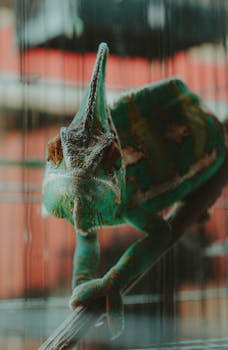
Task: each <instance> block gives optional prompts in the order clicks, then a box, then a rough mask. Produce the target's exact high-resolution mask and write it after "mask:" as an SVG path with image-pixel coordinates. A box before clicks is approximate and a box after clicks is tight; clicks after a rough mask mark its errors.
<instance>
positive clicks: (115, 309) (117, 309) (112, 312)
mask: <svg viewBox="0 0 228 350" xmlns="http://www.w3.org/2000/svg"><path fill="white" fill-rule="evenodd" d="M106 310H107V320H108V328H109V332H110V336H111V340H114V339H116V338H118V337H119V336H120V335H121V334H122V333H123V330H124V308H123V301H122V296H121V294H120V292H114V293H111V294H109V295H108V296H107V297H106Z"/></svg>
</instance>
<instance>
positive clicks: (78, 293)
mask: <svg viewBox="0 0 228 350" xmlns="http://www.w3.org/2000/svg"><path fill="white" fill-rule="evenodd" d="M105 294H106V288H105V286H104V282H103V279H102V278H98V279H93V280H91V281H88V282H84V283H82V284H80V285H79V286H77V287H76V288H74V290H73V293H72V296H71V298H70V301H69V305H70V308H71V309H72V310H74V309H75V308H76V307H78V306H80V305H87V304H89V303H90V302H91V301H93V300H95V299H98V298H99V297H102V296H105Z"/></svg>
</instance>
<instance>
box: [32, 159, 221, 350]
mask: <svg viewBox="0 0 228 350" xmlns="http://www.w3.org/2000/svg"><path fill="white" fill-rule="evenodd" d="M227 180H228V157H227V158H226V160H225V161H224V163H223V165H222V166H221V168H220V169H219V171H218V172H217V174H216V175H215V176H214V177H213V178H211V179H210V180H209V181H207V183H205V184H204V185H203V186H202V187H201V188H200V191H195V192H194V193H193V194H191V195H189V196H188V198H187V199H186V200H185V201H183V202H181V203H180V204H179V205H178V206H177V207H176V208H174V209H173V210H172V211H171V212H170V213H169V214H168V215H167V216H166V217H165V219H166V220H168V221H169V223H170V225H171V229H172V233H173V242H172V244H171V245H170V247H171V246H173V244H175V242H176V241H177V240H178V238H179V237H180V236H181V235H182V233H183V232H184V231H186V229H187V228H188V227H189V226H190V225H192V224H193V223H194V222H196V221H197V220H198V219H199V218H200V217H201V215H202V214H203V213H204V212H205V211H206V210H207V209H208V208H210V207H211V206H212V204H213V203H214V202H215V201H216V199H217V198H218V196H219V195H220V194H221V191H222V189H223V187H224V186H225V184H226V183H227ZM170 247H169V248H170ZM164 253H166V251H165V252H164ZM146 272H147V271H145V273H146ZM143 275H144V274H143ZM141 277H142V276H140V278H139V279H141ZM139 279H138V280H137V281H135V282H134V283H132V285H131V286H129V288H127V291H129V290H130V289H131V288H132V287H133V286H134V285H135V283H137V282H138V281H139ZM125 292H126V291H125ZM104 312H105V302H104V299H102V300H98V301H96V303H95V302H94V303H93V304H91V305H89V306H87V307H78V308H77V309H76V310H74V311H73V312H72V313H71V314H70V315H69V317H68V318H67V319H66V320H65V321H64V322H63V323H62V324H61V325H60V327H59V328H57V329H56V331H55V332H54V333H53V334H52V335H51V336H50V337H49V338H48V339H47V340H46V341H45V343H43V345H42V346H41V347H40V348H39V349H38V350H70V349H72V348H73V347H74V346H76V345H77V344H78V342H79V341H80V340H81V338H82V337H83V336H85V335H86V333H87V332H88V330H89V329H90V328H91V327H93V326H94V325H95V323H96V322H97V321H98V319H99V318H100V317H101V316H102V314H104Z"/></svg>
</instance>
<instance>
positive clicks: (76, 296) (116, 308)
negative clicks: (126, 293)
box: [69, 278, 124, 339]
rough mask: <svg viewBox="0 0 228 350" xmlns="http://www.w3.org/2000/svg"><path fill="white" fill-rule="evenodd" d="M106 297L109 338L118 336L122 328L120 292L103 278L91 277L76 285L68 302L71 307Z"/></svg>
mask: <svg viewBox="0 0 228 350" xmlns="http://www.w3.org/2000/svg"><path fill="white" fill-rule="evenodd" d="M100 297H105V298H106V312H107V319H108V327H109V331H110V336H111V339H115V338H117V337H119V336H120V334H121V333H122V332H123V329H124V315H123V302H122V297H121V293H120V292H119V291H117V290H116V289H115V290H114V289H112V288H111V287H110V284H108V283H107V282H105V279H103V278H99V279H93V280H91V281H88V282H85V283H82V284H80V285H79V286H77V287H76V288H75V289H74V290H73V293H72V296H71V298H70V301H69V304H70V308H71V309H75V308H76V307H77V306H80V305H88V304H89V303H90V302H92V301H94V300H96V299H98V298H100Z"/></svg>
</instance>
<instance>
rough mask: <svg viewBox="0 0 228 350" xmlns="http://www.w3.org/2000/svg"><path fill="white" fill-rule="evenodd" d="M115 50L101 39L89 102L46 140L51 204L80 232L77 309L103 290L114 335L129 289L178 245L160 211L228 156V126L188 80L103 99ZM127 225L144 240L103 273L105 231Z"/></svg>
mask: <svg viewBox="0 0 228 350" xmlns="http://www.w3.org/2000/svg"><path fill="white" fill-rule="evenodd" d="M107 53H108V48H107V45H106V44H104V43H103V44H101V45H100V47H99V50H98V55H97V60H96V63H95V67H94V71H93V75H92V79H91V82H90V85H89V87H88V89H87V92H86V94H85V97H84V99H83V102H82V104H81V107H80V109H79V111H78V113H77V114H76V115H75V117H74V119H73V121H72V122H71V124H70V125H69V126H68V127H64V128H61V129H60V133H59V135H57V136H56V137H54V138H53V139H52V140H51V141H50V142H49V144H48V148H47V162H46V170H45V176H44V181H43V197H44V205H45V207H46V209H47V211H48V212H49V213H50V214H51V215H54V216H55V217H61V218H66V219H67V220H68V221H70V222H71V223H72V224H73V225H74V227H75V230H76V233H77V249H76V251H75V255H74V271H73V288H74V290H73V294H72V297H71V300H70V303H71V306H72V307H73V308H75V307H77V306H78V305H81V304H87V303H89V302H91V301H92V300H94V299H96V298H99V297H100V296H105V297H106V300H107V314H108V322H109V327H110V331H111V335H112V337H116V336H118V335H119V334H120V333H121V332H122V329H123V306H122V299H121V293H122V291H123V290H124V289H125V288H126V287H127V286H128V285H129V284H131V283H132V281H134V280H135V279H136V278H137V277H138V276H140V275H141V274H142V273H143V272H144V271H145V270H146V269H147V268H148V267H149V266H150V265H151V264H152V263H153V262H154V261H156V260H157V259H158V258H159V256H160V255H161V254H162V253H163V252H164V251H165V250H166V249H167V248H168V247H169V246H170V245H171V244H172V241H173V237H172V235H171V230H170V228H169V225H168V223H167V222H166V221H165V220H164V219H163V218H162V217H161V216H159V215H158V213H159V211H160V210H162V209H164V208H166V207H168V206H170V205H172V204H174V203H175V202H176V201H178V200H180V199H182V198H184V197H186V196H187V195H188V194H190V193H192V192H193V191H195V190H196V189H200V186H201V185H202V184H204V183H205V182H206V181H207V180H208V179H209V178H211V177H212V176H213V175H214V174H216V172H217V170H218V169H219V168H220V166H221V165H222V163H223V161H224V159H225V155H226V152H227V151H226V149H227V148H226V144H225V143H226V142H225V136H226V135H225V131H224V130H225V128H224V127H223V125H222V124H220V123H219V121H218V120H217V119H216V118H215V117H214V116H213V115H212V114H211V113H210V112H208V111H206V110H204V109H203V107H202V106H201V101H200V99H199V97H198V96H197V95H195V94H194V93H192V92H191V91H190V90H189V89H188V88H187V87H186V85H185V84H184V83H183V82H182V81H180V80H178V79H171V80H168V81H163V82H159V83H158V84H153V85H148V86H145V87H143V88H142V89H139V90H137V91H133V92H130V93H127V94H125V95H124V96H122V97H121V98H120V99H119V100H118V101H117V102H116V104H115V105H114V106H113V107H112V108H111V109H110V108H109V107H108V106H107V103H106V97H105V85H104V78H105V64H106V57H107ZM123 222H128V223H130V224H131V225H133V226H135V227H137V228H138V229H140V230H141V231H142V232H143V233H144V234H145V236H144V238H142V239H140V240H139V241H137V242H135V243H134V244H133V245H132V246H131V247H129V248H128V249H127V251H126V252H125V253H124V254H123V256H122V257H121V258H120V260H119V261H118V262H117V263H116V265H115V266H113V267H112V268H111V269H110V270H109V271H108V272H107V273H106V274H105V276H103V277H102V278H98V279H95V278H94V277H95V275H96V270H97V267H98V265H99V254H100V252H99V241H98V237H97V228H98V227H100V226H102V225H115V224H119V223H123Z"/></svg>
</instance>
